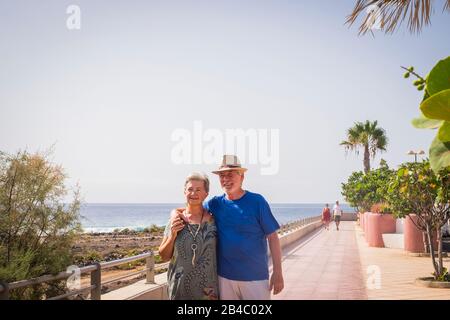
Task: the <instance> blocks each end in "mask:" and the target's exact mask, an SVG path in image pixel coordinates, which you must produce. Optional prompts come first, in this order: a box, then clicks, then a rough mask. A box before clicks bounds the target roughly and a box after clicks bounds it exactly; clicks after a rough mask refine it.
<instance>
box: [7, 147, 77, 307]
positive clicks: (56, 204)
mask: <svg viewBox="0 0 450 320" xmlns="http://www.w3.org/2000/svg"><path fill="white" fill-rule="evenodd" d="M47 157H48V155H43V154H29V153H27V152H19V153H17V154H15V155H13V156H10V155H7V154H6V153H0V279H2V280H4V281H6V282H13V281H18V280H24V279H29V278H34V277H38V276H41V275H44V274H56V273H58V272H61V271H64V270H66V267H67V266H69V265H70V264H71V263H72V255H71V247H72V245H73V243H74V240H75V238H76V236H77V235H78V233H79V232H80V231H81V227H80V223H79V207H80V200H79V192H78V190H76V191H75V193H74V198H73V202H72V203H71V204H64V202H63V201H64V199H65V197H66V195H67V189H66V187H65V186H64V180H65V178H66V176H65V174H64V172H63V169H62V168H61V167H60V166H58V165H54V164H52V163H51V162H50V161H49V160H48V158H47ZM59 290H63V287H61V284H60V282H55V283H54V285H52V284H50V285H42V286H35V287H31V288H27V289H22V290H13V291H12V292H11V298H12V299H39V298H42V297H43V296H44V295H45V294H48V293H49V292H57V291H59Z"/></svg>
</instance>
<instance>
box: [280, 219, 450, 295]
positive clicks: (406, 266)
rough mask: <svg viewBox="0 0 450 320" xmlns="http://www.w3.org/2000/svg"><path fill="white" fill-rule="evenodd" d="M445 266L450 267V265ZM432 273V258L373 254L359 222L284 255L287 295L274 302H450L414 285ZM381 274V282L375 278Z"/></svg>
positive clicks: (400, 253)
mask: <svg viewBox="0 0 450 320" xmlns="http://www.w3.org/2000/svg"><path fill="white" fill-rule="evenodd" d="M444 261H445V262H444V264H445V265H446V266H447V267H449V266H450V259H449V258H447V259H445V260H444ZM431 271H432V265H431V260H430V258H427V257H412V256H409V255H407V254H406V253H404V251H403V250H399V249H388V248H371V247H369V246H367V244H366V242H365V241H364V238H363V233H362V231H361V230H360V229H359V227H356V228H355V222H350V221H349V222H347V221H343V222H341V227H340V230H339V231H336V230H335V226H334V225H332V227H331V228H330V230H329V231H327V230H324V229H319V230H318V231H316V232H314V233H313V234H311V235H310V236H308V237H307V238H306V239H302V241H301V243H299V244H296V246H294V247H290V248H286V250H284V256H283V273H284V281H285V289H284V290H283V292H281V293H280V294H278V295H276V296H272V299H274V300H275V299H282V300H289V299H293V300H294V299H295V300H315V299H333V300H338V299H339V300H341V299H345V300H355V299H370V300H371V299H388V300H390V299H445V300H450V289H432V288H424V287H419V286H416V285H415V284H414V279H416V278H417V277H422V276H427V275H429V274H430V272H431ZM377 273H378V274H379V275H380V277H379V278H375V277H376V274H377ZM378 279H379V281H378ZM377 281H378V282H377ZM366 284H367V286H366Z"/></svg>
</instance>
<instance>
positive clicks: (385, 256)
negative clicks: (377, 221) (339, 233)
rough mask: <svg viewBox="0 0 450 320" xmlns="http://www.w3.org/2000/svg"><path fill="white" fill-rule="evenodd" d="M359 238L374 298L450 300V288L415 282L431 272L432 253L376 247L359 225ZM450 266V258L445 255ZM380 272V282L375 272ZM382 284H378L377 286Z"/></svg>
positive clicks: (370, 292) (445, 264) (366, 277)
mask: <svg viewBox="0 0 450 320" xmlns="http://www.w3.org/2000/svg"><path fill="white" fill-rule="evenodd" d="M356 235H357V242H358V248H359V253H360V256H361V264H362V268H363V270H368V272H366V273H365V274H364V276H365V279H368V277H369V279H368V281H367V283H368V284H369V286H368V287H369V288H368V289H367V295H368V298H369V299H370V300H392V299H398V300H416V299H420V300H450V289H437V288H425V287H420V286H417V285H415V284H414V280H415V279H416V278H419V277H427V276H431V273H432V272H433V270H434V269H433V265H432V263H431V258H430V257H414V256H411V255H408V254H407V253H406V252H405V251H403V250H402V249H388V248H372V247H369V246H368V245H367V243H366V242H365V240H364V233H363V232H362V231H361V229H360V228H359V227H357V228H356ZM444 266H446V267H447V268H448V267H450V259H449V258H444ZM377 273H378V274H379V275H380V277H379V282H378V283H377V282H376V280H375V281H374V279H375V278H374V276H375V275H376V274H377ZM377 285H378V286H377Z"/></svg>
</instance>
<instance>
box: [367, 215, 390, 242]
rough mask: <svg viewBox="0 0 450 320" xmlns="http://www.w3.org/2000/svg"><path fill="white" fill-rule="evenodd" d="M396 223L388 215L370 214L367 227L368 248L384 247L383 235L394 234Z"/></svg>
mask: <svg viewBox="0 0 450 320" xmlns="http://www.w3.org/2000/svg"><path fill="white" fill-rule="evenodd" d="M395 227H396V221H395V218H394V216H393V215H392V214H389V213H384V214H381V213H370V215H369V227H368V231H369V232H368V233H369V234H368V243H369V247H380V248H383V247H384V242H383V233H395V229H396V228H395Z"/></svg>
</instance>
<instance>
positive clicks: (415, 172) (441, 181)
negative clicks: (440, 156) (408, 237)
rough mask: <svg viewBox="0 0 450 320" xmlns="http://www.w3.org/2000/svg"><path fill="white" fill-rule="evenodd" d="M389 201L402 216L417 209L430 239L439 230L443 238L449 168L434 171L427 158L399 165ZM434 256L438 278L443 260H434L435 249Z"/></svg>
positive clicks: (448, 213) (449, 215)
mask: <svg viewBox="0 0 450 320" xmlns="http://www.w3.org/2000/svg"><path fill="white" fill-rule="evenodd" d="M388 202H389V205H390V206H391V208H392V210H393V212H394V213H395V214H396V215H397V216H399V217H403V216H406V215H409V214H411V213H415V214H416V215H417V216H418V224H417V226H418V227H419V229H421V230H422V231H424V232H426V234H427V237H428V238H429V239H430V238H432V237H433V234H435V233H436V232H438V241H440V240H439V239H440V232H441V228H442V226H443V225H444V224H445V223H446V222H447V221H448V219H450V168H449V167H446V168H444V169H441V171H439V172H438V173H435V172H434V171H433V170H432V168H431V165H430V162H429V161H428V160H425V161H423V162H420V163H405V164H402V165H400V167H399V169H398V170H397V172H396V174H395V175H393V176H392V179H391V182H390V183H389V188H388ZM429 245H430V244H429ZM431 251H433V250H431V249H430V252H431ZM438 252H439V253H441V252H442V246H438ZM431 257H432V261H433V266H434V269H435V278H436V279H438V278H439V277H440V276H442V275H443V274H444V272H443V265H442V261H441V260H439V261H437V262H436V261H435V258H434V252H433V253H432V254H431Z"/></svg>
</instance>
